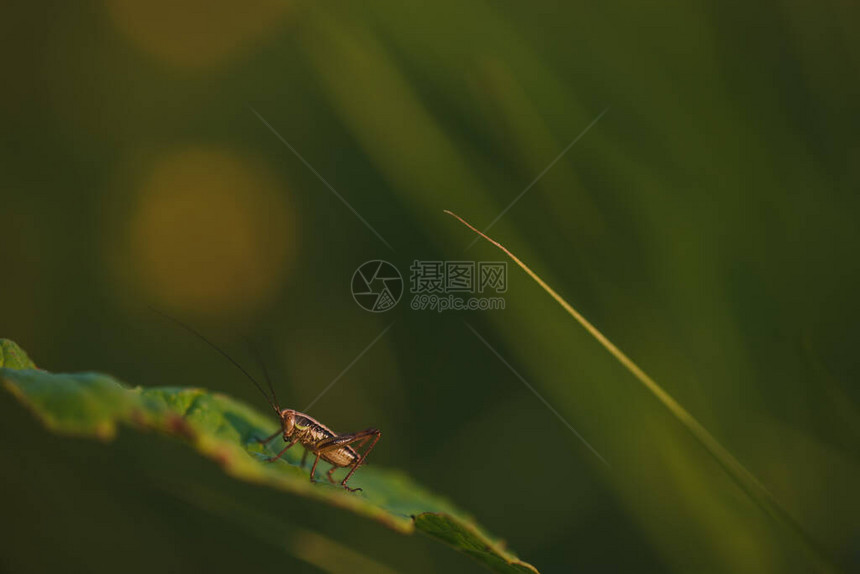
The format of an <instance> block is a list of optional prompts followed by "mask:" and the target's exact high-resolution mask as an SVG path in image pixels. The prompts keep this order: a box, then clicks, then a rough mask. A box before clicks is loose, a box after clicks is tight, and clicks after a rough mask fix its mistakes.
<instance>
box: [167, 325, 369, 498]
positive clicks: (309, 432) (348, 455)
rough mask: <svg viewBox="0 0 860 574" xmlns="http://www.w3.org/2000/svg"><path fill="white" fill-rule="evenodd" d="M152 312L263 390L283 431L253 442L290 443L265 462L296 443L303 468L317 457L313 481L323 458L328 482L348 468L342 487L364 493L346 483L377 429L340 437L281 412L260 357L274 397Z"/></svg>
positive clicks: (296, 415) (310, 419)
mask: <svg viewBox="0 0 860 574" xmlns="http://www.w3.org/2000/svg"><path fill="white" fill-rule="evenodd" d="M153 311H155V312H156V313H158V314H159V315H162V316H163V317H165V318H167V319H170V320H171V321H173V322H174V323H176V324H178V325H179V326H180V327H183V328H184V329H186V330H188V331H190V332H191V333H192V334H194V335H195V336H197V337H198V338H200V339H201V340H202V341H203V342H205V343H206V344H208V345H209V346H210V347H212V348H213V349H215V350H216V351H218V352H219V353H221V355H223V356H224V357H225V358H226V359H227V360H228V361H230V362H231V363H232V364H233V366H235V367H236V368H237V369H239V370H240V371H241V372H242V373H243V374H244V375H245V376H246V377H247V378H248V380H250V381H251V382H252V383H253V384H254V386H255V387H256V388H257V390H258V391H260V394H262V395H263V398H265V399H266V402H267V403H269V406H270V407H272V409H273V410H274V411H275V414H277V415H278V419H279V420H280V423H281V428H280V429H278V430H277V431H275V432H274V433H273V434H272V435H270V436H268V437H265V438H256V439H254V440H256V441H257V442H258V443H260V444H262V445H266V444H268V443H270V442H272V441H273V440H275V439H276V438H277V437H278V436H279V435H281V436H282V437H283V439H284V442H285V443H287V445H286V446H285V447H284V448H283V449H281V451H280V452H279V453H278V454H276V455H275V456H272V457H269V458H267V459H266V462H275V461H276V460H278V459H279V458H281V457H282V456H284V453H286V452H287V451H288V450H289V449H290V448H292V447H293V446H295V445H296V444H301V445H302V446H303V447H304V449H305V452H304V455H302V468H305V461H306V459H307V457H308V453H313V455H314V465H313V467H312V468H311V474H310V479H311V482H317V480H316V478H315V475H316V470H317V464H319V461H320V459H322V460H323V461H325V462H327V463H329V464H331V465H332V466H331V468H330V469H329V470H328V471H327V472H326V477H328V480H329V482H331V483H332V484H337V483H336V482H335V480H334V477H333V476H332V473H333V472H334V471H336V470H337V469H339V468H349V469H350V470H349V472H348V473H347V475H346V476H345V477H344V479H343V480H342V481H340V485H341V486H342V487H344V488H345V489H346V490H348V491H350V492H357V491H360V490H361V489H360V488H350V487H349V486H347V484H346V483H347V481H348V480H349V479H350V477H352V475H353V474H355V471H356V470H358V467H359V466H361V465H362V464H363V463H364V461H365V459H367V455H368V454H370V451H371V450H373V447H374V446H376V443H377V441H379V438H380V437H381V436H382V433H381V432H380V431H379V430H378V429H375V428H367V429H364V430H363V431H359V432H356V433H345V434H338V433H336V432H334V431H333V430H331V429H330V428H328V427H327V426H325V425H324V424H322V423H321V422H319V421H318V420H316V419H315V418H313V417H311V416H309V415H306V414H304V413H300V412H299V411H295V410H293V409H282V408H281V406H280V403H279V402H278V396H277V394H276V393H275V388H274V387H273V386H272V381H271V379H270V378H269V373H268V371H267V370H266V366H265V365H264V364H263V362H262V361H260V360H259V357H257V360H258V362H259V363H260V366H261V367H262V368H263V374H264V375H265V377H266V384H267V385H268V387H269V391H270V392H271V397H270V396H269V395H268V394H267V393H266V392H265V391H264V390H263V387H262V386H261V385H260V383H258V382H257V380H256V379H255V378H254V377H252V376H251V374H250V373H248V371H246V370H245V369H244V368H243V367H242V365H240V364H239V363H238V362H237V361H236V360H234V359H233V357H231V356H230V355H228V354H227V353H226V352H224V351H223V350H222V349H221V348H220V347H218V346H217V345H215V344H214V343H212V342H211V341H210V340H209V339H207V338H206V337H204V336H203V335H202V334H200V333H198V332H197V331H196V330H194V329H193V328H191V327H190V326H189V325H186V324H185V323H182V322H181V321H179V320H178V319H176V318H174V317H171V316H169V315H167V314H165V313H162V312H161V311H158V310H156V309H153ZM368 442H370V446H368V447H367V448H366V449H365V450H364V452H363V453H359V449H361V448H363V447H364V446H365V445H366V444H367V443H368Z"/></svg>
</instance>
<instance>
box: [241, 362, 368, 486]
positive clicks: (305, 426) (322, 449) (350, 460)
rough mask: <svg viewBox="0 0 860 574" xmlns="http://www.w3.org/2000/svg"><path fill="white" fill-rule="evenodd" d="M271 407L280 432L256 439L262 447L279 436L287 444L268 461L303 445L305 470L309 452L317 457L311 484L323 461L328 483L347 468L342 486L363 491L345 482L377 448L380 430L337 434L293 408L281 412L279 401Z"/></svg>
mask: <svg viewBox="0 0 860 574" xmlns="http://www.w3.org/2000/svg"><path fill="white" fill-rule="evenodd" d="M267 378H268V377H267ZM273 396H274V391H273ZM270 404H271V406H272V407H274V409H275V412H277V413H278V416H279V417H280V419H281V429H280V430H278V431H276V432H275V433H273V434H272V435H271V436H268V437H266V438H263V439H257V440H258V441H259V442H260V443H262V444H266V443H269V442H271V441H273V440H274V439H275V438H277V437H278V436H282V437H283V439H284V442H286V443H287V445H286V446H285V447H284V448H283V449H281V451H280V452H279V453H278V454H276V455H275V456H273V457H270V458H268V459H266V460H267V462H274V461H276V460H278V459H279V458H281V456H283V455H284V453H285V452H287V451H288V450H289V449H290V448H292V447H293V446H294V445H296V444H301V445H302V447H304V449H305V454H304V455H303V457H302V468H304V466H305V459H306V458H307V455H308V453H312V454H313V455H314V464H313V467H312V468H311V474H310V478H311V482H315V481H316V480H315V478H314V476H315V475H316V469H317V464H319V461H320V459H322V460H323V461H325V462H327V463H329V464H330V465H331V468H330V469H329V470H328V472H326V477H327V478H328V480H329V482H331V483H332V484H335V480H334V477H332V473H333V472H334V471H336V470H337V469H339V468H347V467H348V468H349V469H350V470H349V472H348V473H347V475H346V476H345V477H344V479H343V480H342V481H341V482H340V485H341V486H342V487H344V488H345V489H347V490H349V491H350V492H355V491H357V490H361V489H360V488H350V487H349V486H347V484H346V482H347V481H348V480H349V479H350V477H351V476H352V475H353V474H354V473H355V471H356V470H358V467H359V466H361V465H362V463H364V461H365V459H366V458H367V455H368V454H369V453H370V451H371V450H373V447H374V446H376V442H377V441H378V440H379V438H380V437H381V436H382V433H381V432H380V431H379V430H378V429H375V428H368V429H365V430H363V431H360V432H357V433H347V434H337V433H335V432H334V431H332V430H331V429H330V428H328V427H327V426H325V425H324V424H322V423H321V422H319V421H318V420H316V419H315V418H313V417H311V416H309V415H306V414H304V413H300V412H298V411H294V410H293V409H283V410H282V409H280V408H279V407H278V404H277V399H275V401H274V402H272V403H270ZM368 442H370V444H369V446H367V448H366V449H364V452H363V453H359V449H361V448H362V447H364V446H365V445H367V443H368ZM353 445H355V446H353Z"/></svg>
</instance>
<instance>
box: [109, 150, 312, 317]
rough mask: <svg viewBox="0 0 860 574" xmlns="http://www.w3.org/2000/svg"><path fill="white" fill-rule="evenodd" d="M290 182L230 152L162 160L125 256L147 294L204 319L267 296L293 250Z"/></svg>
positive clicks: (144, 193)
mask: <svg viewBox="0 0 860 574" xmlns="http://www.w3.org/2000/svg"><path fill="white" fill-rule="evenodd" d="M283 187H284V186H283V185H281V184H279V182H278V180H277V178H276V177H275V176H274V175H273V174H272V173H271V172H270V171H269V170H267V169H266V167H265V166H263V165H261V164H259V163H258V162H256V161H254V160H252V159H249V158H243V157H242V156H240V155H238V154H234V153H232V152H230V151H227V150H223V149H216V148H190V149H184V150H179V151H174V152H172V153H168V154H166V155H164V156H162V157H161V158H159V159H158V160H157V161H156V162H155V164H154V166H153V167H152V169H151V171H149V172H148V174H147V176H146V177H145V178H144V179H143V181H142V182H141V185H140V188H139V195H138V198H137V202H136V205H135V206H134V208H133V212H132V214H131V218H130V221H129V225H128V228H127V232H128V259H127V261H126V262H125V263H127V264H130V265H131V271H132V273H131V277H132V278H133V280H134V282H135V283H136V285H138V286H139V287H140V288H142V290H143V292H144V297H146V299H147V300H150V301H153V302H155V303H156V304H158V305H160V306H162V307H163V308H166V309H170V310H174V311H181V312H182V313H185V314H193V315H198V316H202V315H218V316H225V315H226V316H231V315H236V314H242V313H247V312H251V311H254V310H255V309H258V308H260V307H261V306H262V305H264V304H266V303H267V302H270V300H271V299H272V298H273V297H274V295H275V294H276V293H277V290H278V288H279V287H280V286H281V285H282V283H283V280H284V277H285V275H286V272H287V270H288V268H289V266H290V262H291V260H292V256H293V254H294V249H293V242H294V238H295V230H294V228H293V224H294V222H295V218H294V217H293V216H292V214H291V212H290V208H289V205H288V203H287V199H286V195H285V192H284V191H283Z"/></svg>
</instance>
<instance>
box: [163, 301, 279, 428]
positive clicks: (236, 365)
mask: <svg viewBox="0 0 860 574" xmlns="http://www.w3.org/2000/svg"><path fill="white" fill-rule="evenodd" d="M147 307H149V310H150V311H153V312H154V313H157V314H159V315H161V316H162V317H164V318H165V319H169V320H171V321H173V322H174V323H176V324H177V325H179V326H180V327H182V328H183V329H185V330H186V331H188V332H189V333H191V334H192V335H194V336H195V337H197V338H198V339H200V340H201V341H203V342H204V343H206V344H207V345H209V346H210V347H212V348H213V349H215V350H216V351H218V352H219V353H221V355H222V356H223V357H224V358H225V359H227V360H228V361H230V362H231V363H233V366H235V367H236V368H237V369H239V370H240V371H242V373H243V374H244V375H245V376H246V377H248V380H250V381H251V382H252V383H254V386H255V387H257V390H258V391H260V394H261V395H263V397H264V398H265V399H266V402H267V403H269V406H270V407H272V409H274V411H275V412H276V413H278V414H279V415H280V413H281V409H279V408H278V405H277V404H276V403H273V402H272V399H271V398H270V397H269V395H267V394H266V392H265V391H264V390H263V387H261V386H260V383H258V382H257V379H255V378H254V377H252V376H251V374H250V373H249V372H248V371H246V370H245V369H244V368H243V367H242V365H240V364H239V363H238V362H237V361H236V360H235V359H233V357H231V356H230V355H228V354H227V353H225V352H224V351H223V350H222V349H221V348H220V347H219V346H218V345H216V344H215V343H213V342H212V341H210V340H209V339H207V338H206V337H204V336H203V335H202V334H201V333H199V332H198V331H197V330H195V329H194V328H193V327H191V326H190V325H186V324H185V323H183V322H182V321H180V320H179V319H177V318H176V317H172V316H170V315H168V314H167V313H165V312H163V311H160V310H158V309H156V308H155V307H152V306H150V305H147ZM266 379H268V375H266ZM271 386H272V384H271V382H270V383H269V388H271ZM272 393H273V395H274V390H273V391H272ZM275 400H277V399H275Z"/></svg>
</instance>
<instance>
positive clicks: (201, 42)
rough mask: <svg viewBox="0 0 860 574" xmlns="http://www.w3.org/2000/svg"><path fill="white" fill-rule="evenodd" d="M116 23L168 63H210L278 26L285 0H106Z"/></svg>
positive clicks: (202, 65) (243, 48)
mask: <svg viewBox="0 0 860 574" xmlns="http://www.w3.org/2000/svg"><path fill="white" fill-rule="evenodd" d="M106 6H107V9H108V12H109V14H110V16H111V19H112V20H113V22H114V24H115V25H116V27H117V28H119V30H120V31H121V32H123V33H124V34H125V35H126V36H127V37H128V38H129V39H130V40H131V41H132V42H133V43H134V44H136V45H137V46H138V47H139V48H141V49H143V50H144V51H146V52H148V53H149V54H151V55H153V56H155V57H157V58H159V59H160V60H163V61H165V62H167V63H169V64H172V65H176V66H181V67H188V68H206V67H211V66H215V65H218V64H220V63H223V62H225V61H226V60H228V59H230V58H231V57H233V56H236V55H239V54H241V53H242V52H243V51H246V50H247V49H249V48H250V47H251V46H252V45H253V44H254V43H255V42H258V41H259V40H260V39H261V38H262V37H264V36H265V35H266V34H267V33H268V32H270V31H271V30H274V29H275V28H277V26H278V25H279V24H280V22H281V21H282V20H283V16H284V14H285V13H286V11H287V10H288V8H289V3H288V2H287V1H286V0H249V1H247V2H231V1H227V0H176V1H170V0H106Z"/></svg>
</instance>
